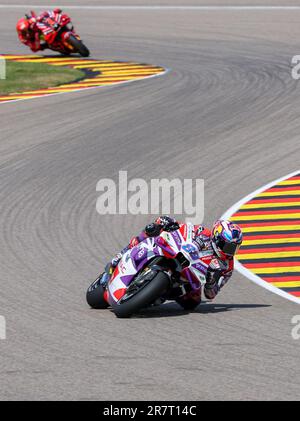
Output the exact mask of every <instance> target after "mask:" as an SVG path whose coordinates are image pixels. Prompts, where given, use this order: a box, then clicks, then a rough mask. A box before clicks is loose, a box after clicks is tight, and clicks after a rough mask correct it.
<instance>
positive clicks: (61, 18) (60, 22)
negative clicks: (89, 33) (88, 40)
mask: <svg viewBox="0 0 300 421" xmlns="http://www.w3.org/2000/svg"><path fill="white" fill-rule="evenodd" d="M31 16H32V17H35V18H36V14H35V12H34V11H31ZM43 23H45V24H46V25H47V26H49V28H51V29H52V30H53V32H52V33H51V36H49V39H47V47H48V48H49V49H50V50H53V51H57V52H59V53H61V54H64V55H69V54H72V53H79V54H80V55H81V56H82V57H88V56H89V55H90V52H89V50H88V48H87V47H86V46H85V45H84V43H83V42H82V40H81V38H80V37H79V35H78V34H77V33H76V32H75V30H74V26H73V23H72V21H71V18H70V17H69V16H68V15H67V14H66V13H62V11H60V10H59V11H58V12H56V13H52V14H51V16H50V17H46V18H45V19H44V21H43ZM40 39H41V41H44V42H45V37H44V35H43V34H40Z"/></svg>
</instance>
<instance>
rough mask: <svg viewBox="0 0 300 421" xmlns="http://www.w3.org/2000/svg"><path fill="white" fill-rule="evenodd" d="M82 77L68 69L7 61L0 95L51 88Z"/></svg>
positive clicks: (80, 74)
mask: <svg viewBox="0 0 300 421" xmlns="http://www.w3.org/2000/svg"><path fill="white" fill-rule="evenodd" d="M82 77H83V72H81V71H80V70H77V69H72V68H70V67H61V66H51V65H49V64H44V63H21V62H14V61H8V60H7V61H6V79H4V80H0V95H7V94H11V93H21V92H24V91H33V90H36V89H45V88H49V87H51V88H53V87H55V86H59V85H63V84H65V83H69V82H73V81H74V80H77V79H80V78H82Z"/></svg>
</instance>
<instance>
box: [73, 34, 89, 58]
mask: <svg viewBox="0 0 300 421" xmlns="http://www.w3.org/2000/svg"><path fill="white" fill-rule="evenodd" d="M68 42H69V44H71V45H72V47H73V48H74V49H75V51H76V52H78V53H79V54H80V55H81V56H82V57H89V55H90V51H89V49H88V48H87V47H86V46H85V45H84V44H83V42H82V41H81V40H80V39H77V38H76V37H74V35H70V37H69V39H68Z"/></svg>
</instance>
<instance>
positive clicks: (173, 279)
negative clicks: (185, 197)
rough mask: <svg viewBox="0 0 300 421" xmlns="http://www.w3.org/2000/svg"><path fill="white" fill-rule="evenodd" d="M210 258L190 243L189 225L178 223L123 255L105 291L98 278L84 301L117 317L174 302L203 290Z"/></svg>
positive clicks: (128, 315) (208, 254)
mask: <svg viewBox="0 0 300 421" xmlns="http://www.w3.org/2000/svg"><path fill="white" fill-rule="evenodd" d="M213 258H214V256H213V252H212V251H210V250H203V251H202V250H199V249H198V247H197V246H196V245H195V244H194V243H193V224H191V223H186V224H182V225H181V226H180V228H179V229H178V230H176V231H172V232H166V231H163V232H162V233H161V234H160V235H159V236H158V237H154V238H147V239H145V240H143V241H141V242H140V243H139V244H138V245H136V246H135V247H133V248H132V249H130V250H128V251H127V252H126V253H124V255H123V256H122V259H121V260H120V262H119V264H118V266H117V267H116V268H115V270H114V272H113V274H112V276H111V278H110V280H109V282H108V284H107V286H106V287H105V288H104V287H103V286H102V285H101V282H100V280H101V275H100V276H99V277H98V278H97V279H96V280H95V281H94V282H93V283H92V284H91V286H90V287H89V288H88V290H87V293H86V299H87V302H88V304H89V305H90V306H91V307H92V308H96V309H100V308H107V307H109V306H111V308H112V310H113V311H114V313H115V315H116V316H117V317H121V318H125V317H130V316H132V315H133V314H134V313H137V312H138V311H139V310H141V309H144V308H146V307H148V306H150V305H157V304H161V303H163V302H164V301H166V300H176V301H177V300H178V299H179V298H180V297H181V296H184V295H185V294H187V293H189V292H191V291H199V285H201V286H202V287H203V285H204V284H205V283H206V274H207V270H208V266H209V264H210V262H211V260H212V259H213ZM179 302H180V301H179ZM180 304H181V305H182V306H183V307H184V303H182V302H180Z"/></svg>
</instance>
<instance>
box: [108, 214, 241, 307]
mask: <svg viewBox="0 0 300 421" xmlns="http://www.w3.org/2000/svg"><path fill="white" fill-rule="evenodd" d="M180 226H181V224H180V223H179V222H177V221H176V220H175V219H174V218H171V217H170V216H167V215H164V216H160V217H159V218H157V219H156V220H155V221H154V222H153V223H151V224H149V225H147V226H146V227H145V229H144V230H143V231H142V232H141V233H140V234H139V235H138V236H136V237H133V238H132V239H131V241H130V243H129V244H128V246H127V247H125V248H124V249H123V250H122V251H121V252H120V253H118V254H116V255H115V257H114V258H113V259H112V260H111V262H110V263H108V264H107V265H106V268H105V272H104V273H103V275H102V279H101V284H102V286H104V287H105V286H106V284H107V282H108V281H109V279H110V276H111V275H112V273H113V271H114V269H115V268H116V266H117V265H118V263H119V261H120V260H121V258H122V256H123V254H124V253H125V252H126V251H128V250H129V249H131V248H132V247H134V246H136V245H137V244H139V243H140V242H141V241H143V240H145V239H146V238H147V237H156V236H158V235H159V234H160V233H161V232H162V231H169V232H170V231H175V230H177V229H179V228H180ZM193 236H194V238H193V243H194V244H195V245H196V246H197V248H198V249H199V251H201V252H204V251H205V252H207V255H210V256H211V255H213V258H212V259H210V263H209V266H208V270H207V275H206V283H205V285H204V295H205V297H206V298H207V299H210V300H212V299H214V298H215V297H216V295H217V294H218V292H219V291H220V289H221V288H222V287H223V286H224V285H225V284H226V283H227V282H228V280H229V279H230V277H231V275H232V273H233V269H234V259H233V257H234V255H235V253H236V252H237V251H238V249H239V247H240V245H241V244H242V240H243V236H242V231H241V229H240V227H239V226H238V225H236V224H234V223H233V222H231V221H225V220H218V221H216V222H215V223H214V225H213V228H212V230H209V229H208V228H205V227H204V226H203V225H194V229H193ZM201 289H202V288H201V284H200V282H199V289H197V290H194V291H190V292H187V293H186V294H184V295H181V296H180V297H178V298H177V299H176V301H177V302H178V303H179V304H180V305H181V306H182V307H184V308H186V309H193V308H195V307H197V305H198V304H200V302H201Z"/></svg>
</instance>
